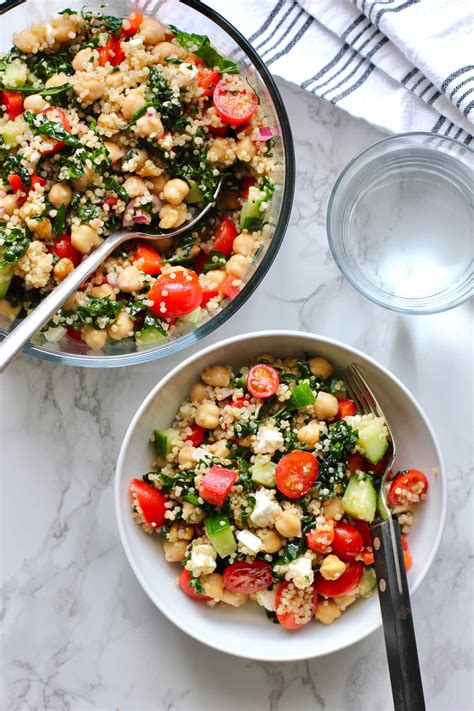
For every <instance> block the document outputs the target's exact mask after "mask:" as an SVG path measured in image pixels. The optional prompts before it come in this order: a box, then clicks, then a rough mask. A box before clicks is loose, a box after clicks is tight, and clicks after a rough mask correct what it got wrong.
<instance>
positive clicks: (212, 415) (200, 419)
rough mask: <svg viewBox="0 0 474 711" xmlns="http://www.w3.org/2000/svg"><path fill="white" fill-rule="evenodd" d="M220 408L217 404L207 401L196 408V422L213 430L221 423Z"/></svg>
mask: <svg viewBox="0 0 474 711" xmlns="http://www.w3.org/2000/svg"><path fill="white" fill-rule="evenodd" d="M219 415H220V410H219V408H218V407H217V405H214V404H213V403H211V402H205V403H203V404H202V405H199V407H198V409H197V410H196V418H195V419H196V424H197V425H199V426H200V427H204V429H206V430H213V429H215V428H216V427H217V425H218V424H219Z"/></svg>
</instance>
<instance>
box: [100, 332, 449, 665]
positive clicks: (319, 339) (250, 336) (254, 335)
mask: <svg viewBox="0 0 474 711" xmlns="http://www.w3.org/2000/svg"><path fill="white" fill-rule="evenodd" d="M269 336H270V337H277V338H295V337H298V338H301V337H304V338H307V339H308V340H310V341H313V342H314V343H324V344H327V345H329V346H336V347H338V348H342V349H343V350H345V351H347V352H349V353H351V354H353V355H354V356H357V357H358V358H360V359H361V360H362V361H366V362H368V363H370V364H371V365H372V366H375V368H376V369H378V370H379V371H381V372H382V374H383V375H384V376H385V377H387V378H388V379H390V380H391V381H392V382H393V383H394V384H395V385H396V386H397V387H398V388H400V390H401V391H402V392H403V393H404V395H405V396H406V397H407V398H408V399H409V400H410V402H411V404H412V405H413V406H414V408H415V410H416V411H417V412H418V414H419V416H420V417H421V419H422V420H423V422H424V424H425V426H426V428H427V430H428V433H429V435H430V437H431V440H432V442H433V445H434V449H435V452H436V456H437V459H438V461H439V470H440V471H439V478H440V481H441V492H442V501H441V516H440V519H439V522H438V530H437V533H436V537H435V539H434V543H433V547H432V549H431V553H430V555H429V556H428V558H427V559H426V560H425V562H424V566H423V568H422V570H421V572H420V574H419V576H418V580H417V582H416V584H413V585H410V594H411V595H413V594H414V593H415V592H416V591H417V590H418V589H419V587H420V586H421V584H422V583H423V581H424V580H425V578H426V576H427V574H428V571H429V569H430V568H431V565H432V563H433V561H434V559H435V557H436V554H437V552H438V549H439V546H440V543H441V539H442V537H443V533H444V529H445V525H446V516H447V479H446V474H445V466H444V460H443V456H442V453H441V449H440V446H439V443H438V439H437V437H436V434H435V432H434V430H433V427H432V425H431V423H430V421H429V419H428V417H427V415H426V413H425V411H424V409H423V408H422V407H421V405H420V404H419V403H418V401H417V400H416V398H415V397H414V396H413V395H412V393H411V392H410V391H409V390H408V388H407V387H406V386H405V385H404V384H403V383H402V381H401V380H400V379H399V378H398V377H397V376H396V375H394V374H393V373H392V372H391V371H389V370H388V369H387V368H385V366H383V365H381V364H380V363H379V362H378V361H376V360H375V359H374V358H372V357H371V356H369V355H366V354H365V353H363V351H360V350H358V349H357V348H354V347H353V346H349V345H346V344H345V343H343V342H341V341H338V340H336V339H334V338H330V337H328V336H320V335H319V334H314V333H310V332H308V331H295V330H288V329H282V330H280V329H272V330H262V331H251V332H248V333H244V334H240V335H237V336H231V337H230V338H226V339H224V340H222V341H218V342H217V343H214V344H212V345H210V346H207V347H206V348H203V349H202V350H200V351H199V352H197V353H194V354H192V355H191V356H189V357H188V358H186V360H184V361H182V362H181V363H179V364H178V365H176V366H175V367H174V368H173V369H172V370H171V371H170V372H169V373H167V375H165V376H164V377H163V378H162V379H161V380H160V381H159V382H158V383H157V384H156V385H155V386H154V387H153V388H152V390H151V391H150V392H149V393H148V395H147V396H146V397H145V399H144V400H143V402H142V403H141V405H140V406H139V408H138V410H137V411H136V413H135V415H134V416H133V418H132V420H131V422H130V424H129V426H128V428H127V431H126V433H125V436H124V438H123V441H122V445H121V447H120V452H119V456H118V459H117V465H116V469H115V481H114V505H115V516H116V521H117V526H118V530H119V535H120V540H121V543H122V546H123V549H124V551H125V555H126V557H127V560H128V562H129V565H130V567H131V568H132V570H133V572H134V574H135V576H136V578H137V580H138V582H139V583H140V585H141V587H142V589H143V590H144V591H145V593H146V594H147V595H148V597H149V599H150V600H151V601H152V602H153V604H154V605H155V607H157V608H158V610H159V611H160V612H161V613H162V614H163V615H164V616H165V617H167V618H168V620H169V621H170V622H172V623H173V624H174V625H176V626H177V627H178V628H179V629H181V630H182V631H183V632H185V633H186V634H188V635H189V636H190V637H192V638H193V639H195V640H197V641H198V642H201V643H202V644H205V645H207V646H208V647H211V648H213V649H216V650H217V651H219V652H224V653H225V654H229V655H231V656H236V657H241V658H243V659H252V660H256V661H272V662H289V661H297V660H301V659H314V658H316V657H320V656H327V655H329V654H333V653H334V652H338V651H340V650H342V649H346V648H347V647H350V646H352V645H353V644H356V643H357V642H360V641H361V640H363V639H365V638H366V637H368V636H369V635H370V634H372V632H375V631H376V630H378V629H380V627H381V626H382V619H381V618H380V619H379V621H378V622H376V623H375V624H373V625H371V626H369V627H368V628H367V629H366V630H364V632H363V633H362V634H360V635H358V636H357V637H356V638H355V639H353V640H352V641H350V642H348V643H340V644H338V645H337V646H335V647H334V648H333V649H332V650H331V651H329V652H325V653H324V654H318V653H317V650H316V654H314V655H313V656H311V657H308V656H306V655H303V654H302V655H301V656H300V655H298V654H292V655H289V656H287V657H284V658H278V659H270V660H269V659H266V658H264V657H262V656H261V655H258V654H252V653H250V654H240V653H236V652H232V651H229V649H227V648H226V647H225V645H222V644H220V643H219V641H218V640H215V639H212V640H210V639H203V638H201V637H200V636H199V635H198V634H195V633H194V632H193V631H190V630H189V629H187V628H186V625H185V624H184V622H182V621H181V620H180V619H179V618H178V617H177V616H176V615H175V614H174V613H173V611H172V609H170V608H168V607H167V606H166V605H162V603H161V602H160V601H159V600H158V598H157V597H156V596H155V593H154V591H153V590H152V589H151V588H150V587H149V586H148V584H147V582H146V580H145V579H144V577H143V576H142V574H141V571H140V569H139V567H138V565H137V564H136V563H135V559H134V557H133V555H132V552H131V549H130V547H129V545H128V542H127V538H126V534H125V528H124V524H123V522H122V517H121V510H122V506H121V500H122V470H123V464H124V460H125V456H126V452H127V449H128V446H129V442H130V440H131V438H132V436H133V433H134V430H135V427H136V425H137V423H138V421H139V420H140V418H141V417H142V415H143V412H144V411H145V410H146V408H147V407H148V405H149V404H150V403H151V402H152V400H153V399H154V398H155V397H156V396H157V395H158V394H159V392H160V390H161V389H162V388H163V387H164V386H165V385H166V384H167V383H168V382H170V381H171V380H172V379H173V378H174V377H175V375H176V374H177V373H178V372H180V371H182V370H186V369H187V368H188V366H190V365H192V364H193V363H194V362H195V361H196V360H198V359H200V358H201V357H202V356H205V355H207V354H209V353H212V352H213V351H217V350H219V349H221V348H223V347H225V346H228V345H232V344H235V343H239V342H242V341H251V340H257V339H259V338H262V337H269Z"/></svg>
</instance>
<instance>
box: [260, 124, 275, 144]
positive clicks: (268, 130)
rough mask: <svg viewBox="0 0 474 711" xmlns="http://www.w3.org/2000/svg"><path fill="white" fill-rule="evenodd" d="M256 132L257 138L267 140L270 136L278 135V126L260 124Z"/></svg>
mask: <svg viewBox="0 0 474 711" xmlns="http://www.w3.org/2000/svg"><path fill="white" fill-rule="evenodd" d="M258 134H259V137H258V139H257V140H260V141H269V140H270V138H274V137H275V136H278V127H277V126H260V128H259V129H258Z"/></svg>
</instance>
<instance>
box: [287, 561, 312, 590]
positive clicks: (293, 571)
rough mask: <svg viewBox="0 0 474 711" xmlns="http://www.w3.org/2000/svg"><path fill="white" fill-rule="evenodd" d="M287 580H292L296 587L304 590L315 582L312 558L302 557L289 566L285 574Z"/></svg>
mask: <svg viewBox="0 0 474 711" xmlns="http://www.w3.org/2000/svg"><path fill="white" fill-rule="evenodd" d="M285 578H286V579H287V580H292V581H293V584H294V585H295V587H297V588H300V590H304V588H308V587H309V586H310V585H312V584H313V582H314V572H313V568H312V566H311V558H307V557H306V556H304V555H303V556H300V557H299V558H296V560H292V561H291V563H289V564H288V569H287V571H286V574H285Z"/></svg>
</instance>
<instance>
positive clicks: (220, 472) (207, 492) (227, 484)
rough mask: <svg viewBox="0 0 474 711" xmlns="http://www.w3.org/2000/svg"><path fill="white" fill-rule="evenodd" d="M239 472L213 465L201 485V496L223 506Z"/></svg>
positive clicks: (209, 501) (211, 502) (209, 502)
mask: <svg viewBox="0 0 474 711" xmlns="http://www.w3.org/2000/svg"><path fill="white" fill-rule="evenodd" d="M237 477H238V472H236V471H234V469H226V468H225V467H211V468H210V469H209V471H208V472H207V474H205V475H204V477H203V479H202V480H201V483H200V485H199V496H201V498H203V499H204V501H207V503H208V504H213V505H214V506H222V504H223V503H224V501H225V500H226V498H227V497H228V495H229V493H230V490H231V489H232V487H233V486H234V484H235V481H236V479H237Z"/></svg>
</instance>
